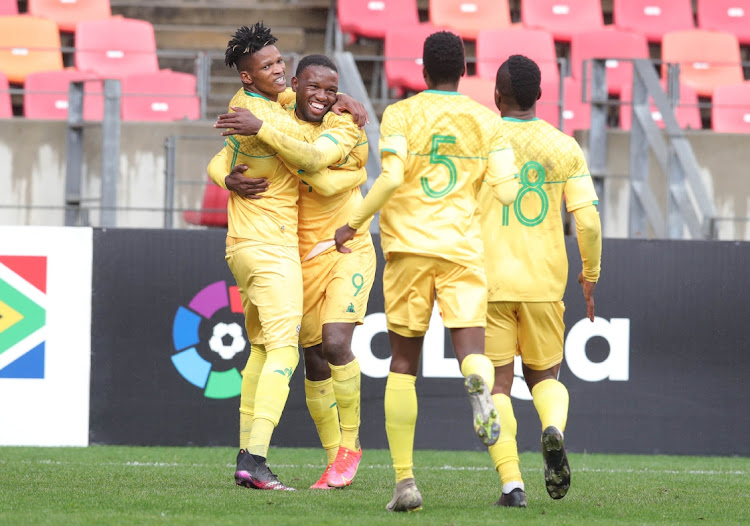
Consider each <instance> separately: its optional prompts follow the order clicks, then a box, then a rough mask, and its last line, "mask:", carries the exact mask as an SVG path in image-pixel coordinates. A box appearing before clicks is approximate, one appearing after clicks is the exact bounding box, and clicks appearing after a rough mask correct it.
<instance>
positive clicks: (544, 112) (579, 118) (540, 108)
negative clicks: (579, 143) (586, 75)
mask: <svg viewBox="0 0 750 526" xmlns="http://www.w3.org/2000/svg"><path fill="white" fill-rule="evenodd" d="M563 83H564V90H565V91H564V93H563V126H562V131H563V132H565V133H567V134H568V135H571V136H572V135H573V132H574V131H575V130H588V129H589V128H590V127H591V105H590V104H589V103H588V102H583V101H582V99H581V81H580V80H578V79H574V78H573V77H565V79H563ZM554 86H556V85H555V84H549V85H543V86H542V98H541V99H540V100H539V102H537V107H536V115H537V117H539V118H540V119H544V120H545V121H547V122H549V123H550V124H552V125H553V126H557V125H558V121H559V118H558V114H559V109H558V107H557V105H556V104H554V101H556V100H557V99H559V96H556V94H555V93H554V90H556V88H555V87H554Z"/></svg>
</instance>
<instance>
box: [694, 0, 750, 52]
mask: <svg viewBox="0 0 750 526" xmlns="http://www.w3.org/2000/svg"><path fill="white" fill-rule="evenodd" d="M698 27H699V28H700V29H706V30H709V31H725V32H727V33H733V34H734V35H735V36H736V37H737V39H738V40H739V42H740V44H742V45H750V0H698Z"/></svg>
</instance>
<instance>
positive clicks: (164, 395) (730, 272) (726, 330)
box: [90, 229, 750, 455]
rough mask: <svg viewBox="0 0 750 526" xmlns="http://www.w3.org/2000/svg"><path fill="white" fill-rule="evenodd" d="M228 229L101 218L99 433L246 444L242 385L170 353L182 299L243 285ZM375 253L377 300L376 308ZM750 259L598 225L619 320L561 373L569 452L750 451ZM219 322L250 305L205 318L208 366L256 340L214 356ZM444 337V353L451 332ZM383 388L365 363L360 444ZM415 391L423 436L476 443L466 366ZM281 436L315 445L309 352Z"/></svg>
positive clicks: (749, 254)
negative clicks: (227, 244) (194, 375)
mask: <svg viewBox="0 0 750 526" xmlns="http://www.w3.org/2000/svg"><path fill="white" fill-rule="evenodd" d="M375 241H376V245H379V239H377V238H376V240H375ZM223 244H224V233H223V232H221V231H178V230H170V231H165V230H127V229H115V230H97V231H95V235H94V276H93V291H94V296H93V307H92V308H93V315H92V320H93V321H92V372H91V378H92V380H91V423H90V429H91V442H92V443H103V444H131V445H237V440H238V439H237V429H238V412H237V408H238V405H239V398H238V397H232V398H225V399H215V398H207V397H205V396H204V391H203V389H202V388H199V387H196V386H195V385H193V384H191V383H189V382H188V381H187V380H185V379H184V378H183V377H182V376H181V375H180V373H179V372H178V371H177V369H176V368H175V366H174V365H173V363H172V361H171V358H172V356H173V355H174V354H175V353H177V352H178V350H176V349H175V347H174V344H173V323H174V320H175V315H176V312H177V309H178V307H180V306H181V305H182V306H187V305H188V303H189V302H190V301H191V299H192V298H193V297H194V296H195V295H196V293H197V292H198V291H200V290H201V289H203V288H204V287H206V286H207V285H210V284H212V283H216V282H217V281H222V280H223V281H225V282H226V284H227V286H231V285H234V281H233V278H232V275H231V273H230V272H229V270H228V268H227V266H226V263H225V261H224V248H223ZM568 252H569V260H570V261H571V264H570V279H569V287H568V291H567V294H566V297H565V303H566V307H567V310H566V313H565V321H566V326H567V332H566V342H567V344H568V346H570V347H571V349H572V348H573V347H576V346H575V345H573V344H572V342H573V340H577V341H579V342H585V341H586V339H587V337H586V334H587V333H586V331H591V330H592V328H593V327H594V325H592V324H590V323H589V322H588V321H587V322H585V323H583V324H581V325H580V326H579V329H580V330H581V331H582V332H579V335H578V336H577V337H575V338H570V337H569V335H570V328H571V327H572V326H573V325H575V324H576V323H577V322H579V321H580V320H582V319H583V318H584V316H585V304H584V301H583V297H582V294H581V291H580V287H579V285H578V284H577V283H576V281H575V277H576V276H577V274H578V272H579V270H580V258H579V256H578V249H577V246H576V241H575V239H569V240H568ZM379 258H380V260H379V268H378V274H377V277H376V282H375V287H374V289H373V293H372V294H371V297H370V303H369V309H368V313H377V312H383V296H382V283H381V279H382V278H381V276H382V265H383V261H382V256H381V255H380V254H379ZM747 262H750V243H729V242H726V243H725V242H700V241H699V242H688V241H635V240H605V242H604V251H603V261H602V279H601V281H600V283H599V285H598V286H597V288H596V314H597V316H598V317H601V318H603V319H604V320H603V321H602V322H601V323H603V324H604V325H603V326H606V322H607V321H608V322H610V326H611V327H612V326H614V325H617V326H618V327H619V331H618V332H616V334H613V335H612V336H610V339H611V340H612V341H608V340H607V339H605V338H602V337H593V338H591V339H588V343H586V345H585V354H582V353H580V352H579V353H575V352H574V351H573V350H571V349H567V348H566V361H565V362H564V363H563V367H562V372H561V376H560V379H561V381H563V383H565V384H566V385H567V387H568V389H569V391H570V399H571V402H570V415H569V419H568V427H567V430H566V445H567V447H568V449H569V450H570V451H579V452H580V451H588V452H610V453H670V454H717V455H730V454H736V455H750V442H748V441H747V440H743V439H742V437H744V436H748V434H750V411H748V409H747V407H746V405H745V404H747V403H748V402H750V388H748V383H747V382H746V381H745V379H744V375H746V374H747V371H748V370H750V346H748V334H749V333H750V332H749V330H748V329H749V328H750V316H749V314H750V309H749V308H748V306H747V305H748V303H747V297H748V292H749V291H748V283H750V270H749V268H748V264H747ZM613 320H615V321H613ZM617 320H620V321H617ZM625 320H629V322H628V321H625ZM217 321H225V322H231V321H236V322H238V323H239V324H240V325H242V316H241V315H239V314H237V313H233V312H231V309H229V308H226V309H222V310H220V311H217V312H216V314H215V316H214V317H211V318H210V319H205V320H203V321H202V322H201V324H200V334H199V336H200V340H201V343H200V344H199V345H197V346H196V348H197V351H198V353H199V354H200V355H201V356H203V357H204V358H205V359H209V360H213V363H214V370H218V369H221V370H228V369H232V368H238V369H241V368H242V364H243V363H244V361H245V360H246V359H247V354H248V352H249V345H248V346H247V347H246V348H245V350H244V351H243V352H241V353H240V354H238V355H236V356H235V358H234V359H233V360H221V359H219V358H218V355H213V356H214V358H211V355H212V353H211V352H210V350H208V348H207V345H206V341H207V338H208V337H209V336H210V331H211V328H212V325H213V324H215V322H217ZM628 323H629V330H628ZM597 327H599V325H598V326H597ZM581 334H583V337H582V336H581ZM623 335H624V336H623ZM445 341H446V349H445V351H444V352H445V356H446V357H450V356H451V355H452V348H451V347H450V343H449V342H450V339H449V337H448V335H447V333H446V337H445ZM610 346H612V347H613V348H614V349H616V350H617V353H616V354H617V358H616V359H615V358H614V354H613V356H610ZM371 347H372V353H373V354H374V355H375V356H377V357H380V358H385V357H387V356H388V354H389V351H388V342H387V337H386V335H385V334H379V335H377V336H376V337H375V338H373V340H372V342H371ZM578 348H583V346H582V344H580V345H578ZM355 352H356V349H355ZM613 352H614V351H613ZM575 354H577V355H578V357H577V358H576V357H575V356H573V355H575ZM581 356H583V357H584V358H583V359H581ZM623 357H624V358H623ZM607 360H610V361H607ZM569 362H570V363H569ZM573 362H575V363H573ZM600 362H604V363H605V367H604V368H605V369H607V371H609V373H608V374H605V375H604V376H607V377H606V378H604V379H601V380H598V381H587V380H585V379H581V378H580V377H579V376H588V375H590V374H595V373H592V372H591V371H593V370H594V369H595V368H596V366H595V365H594V364H596V363H600ZM615 362H617V363H616V364H615ZM607 364H609V365H607ZM600 367H602V366H600ZM581 371H583V373H582V372H581ZM586 371H588V372H586ZM574 372H577V373H578V374H574ZM600 376H601V375H600ZM609 376H611V377H613V378H620V379H611V378H609ZM622 378H627V380H624V379H622ZM589 379H591V377H590V376H589ZM384 388H385V378H370V377H368V376H366V375H363V379H362V433H361V434H362V442H363V446H364V447H365V448H367V447H370V448H385V447H387V441H386V437H385V428H384V423H383V402H382V399H383V392H384ZM417 390H418V394H419V419H418V422H417V434H416V447H417V448H431V449H433V448H434V449H481V445H480V443H479V441H478V440H477V439H476V438H475V437H474V435H473V432H472V431H471V425H470V415H469V405H468V402H467V400H466V398H465V395H464V393H463V389H462V386H461V381H460V380H459V379H456V378H425V377H422V376H420V378H419V379H418V382H417ZM514 407H515V408H516V417H517V419H518V425H519V433H518V443H519V448H520V449H521V450H536V449H538V440H539V433H540V424H539V420H538V417H537V415H536V412H535V410H534V407H533V404H532V403H531V402H530V401H527V400H519V399H515V398H514ZM273 444H274V445H283V446H313V447H314V446H319V443H318V438H317V435H316V433H315V430H314V427H313V424H312V420H311V419H310V417H309V415H308V414H307V408H306V406H305V400H304V386H303V368H302V365H301V364H300V367H298V369H297V372H296V373H295V374H294V377H293V378H292V389H291V394H290V396H289V401H288V403H287V407H286V410H285V412H284V415H283V416H282V420H281V423H280V425H279V427H278V429H277V430H276V432H275V434H274V437H273Z"/></svg>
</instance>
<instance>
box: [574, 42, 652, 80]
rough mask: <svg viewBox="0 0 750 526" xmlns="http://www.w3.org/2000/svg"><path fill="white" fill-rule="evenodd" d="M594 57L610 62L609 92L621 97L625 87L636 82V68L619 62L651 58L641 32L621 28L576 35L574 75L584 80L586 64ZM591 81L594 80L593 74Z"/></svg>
mask: <svg viewBox="0 0 750 526" xmlns="http://www.w3.org/2000/svg"><path fill="white" fill-rule="evenodd" d="M592 58H606V59H607V61H606V66H607V91H608V92H609V94H610V95H619V93H620V90H621V88H622V85H623V84H631V83H632V82H633V65H632V64H631V63H630V62H629V61H621V60H617V59H625V58H650V55H649V51H648V42H647V41H646V37H644V36H643V35H642V34H640V33H631V32H630V31H620V30H617V29H601V30H598V31H588V32H584V33H578V34H575V35H573V38H572V39H571V41H570V68H571V74H572V76H573V77H575V78H577V79H581V80H582V79H583V61H584V60H587V59H592ZM590 71H591V70H590V69H589V72H590ZM587 78H590V73H589V74H588V75H587Z"/></svg>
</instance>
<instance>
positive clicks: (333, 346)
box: [323, 333, 353, 365]
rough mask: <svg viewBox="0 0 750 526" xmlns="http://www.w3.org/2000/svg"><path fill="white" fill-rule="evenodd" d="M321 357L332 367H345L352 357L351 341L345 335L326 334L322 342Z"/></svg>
mask: <svg viewBox="0 0 750 526" xmlns="http://www.w3.org/2000/svg"><path fill="white" fill-rule="evenodd" d="M323 355H324V356H325V357H326V359H327V360H328V361H329V362H330V363H332V364H333V365H346V364H347V363H349V362H350V361H351V359H352V357H353V354H352V345H351V340H350V339H349V338H348V337H347V335H346V334H341V333H330V334H326V337H325V339H324V341H323Z"/></svg>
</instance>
